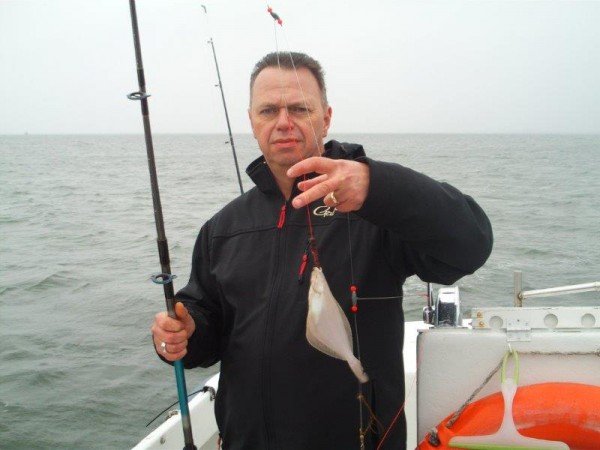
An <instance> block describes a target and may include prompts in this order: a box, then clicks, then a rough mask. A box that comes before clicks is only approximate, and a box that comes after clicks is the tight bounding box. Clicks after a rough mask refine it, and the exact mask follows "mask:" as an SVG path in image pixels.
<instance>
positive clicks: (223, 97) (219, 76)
mask: <svg viewBox="0 0 600 450" xmlns="http://www.w3.org/2000/svg"><path fill="white" fill-rule="evenodd" d="M200 6H202V9H204V13H205V14H206V15H207V16H208V11H206V6H204V5H200ZM208 43H209V44H210V47H211V48H212V53H213V57H214V59H215V67H216V69H217V78H218V80H219V84H217V85H216V86H218V87H219V89H220V90H221V100H222V101H223V109H224V110H225V120H226V121H227V130H228V131H229V143H230V144H231V150H232V151H233V161H234V163H235V171H236V173H237V179H238V183H239V185H240V194H243V193H244V187H243V186H242V177H241V175H240V167H239V165H238V160H237V154H236V152H235V145H234V143H233V135H232V134H231V124H230V123H229V114H228V113H227V103H226V102H225V92H224V91H223V83H222V82H221V72H220V71H219V63H218V62H217V52H216V51H215V43H214V41H213V38H212V37H209V39H208Z"/></svg>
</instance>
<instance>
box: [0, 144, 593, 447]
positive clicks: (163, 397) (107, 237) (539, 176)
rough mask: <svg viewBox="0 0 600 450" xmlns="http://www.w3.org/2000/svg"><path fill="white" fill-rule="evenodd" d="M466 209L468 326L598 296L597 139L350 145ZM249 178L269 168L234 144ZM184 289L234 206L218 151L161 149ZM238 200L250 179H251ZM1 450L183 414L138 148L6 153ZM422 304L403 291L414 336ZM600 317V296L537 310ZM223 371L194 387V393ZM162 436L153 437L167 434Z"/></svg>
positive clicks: (226, 156) (126, 429)
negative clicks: (470, 205)
mask: <svg viewBox="0 0 600 450" xmlns="http://www.w3.org/2000/svg"><path fill="white" fill-rule="evenodd" d="M335 138H336V139H338V140H342V141H348V142H358V143H362V144H363V145H364V146H365V149H366V151H367V153H368V155H369V156H371V157H372V158H375V159H381V160H386V161H392V162H397V163H400V164H403V165H405V166H408V167H411V168H413V169H415V170H418V171H421V172H424V173H426V174H428V175H430V176H431V177H433V178H436V179H438V180H443V181H447V182H449V183H451V184H453V185H454V186H456V187H458V188H459V189H461V190H462V191H463V192H464V193H467V194H469V195H471V196H473V197H474V198H475V199H476V200H477V201H478V202H479V204H480V205H481V206H482V207H483V208H484V209H485V210H486V212H487V214H488V215H489V217H490V219H491V222H492V225H493V228H494V235H495V244H494V251H493V253H492V256H491V257H490V259H489V261H488V262H487V264H486V265H485V266H484V267H483V268H482V269H480V270H479V271H478V272H476V273H475V274H474V275H472V276H469V277H466V278H464V279H463V280H460V281H459V282H458V285H459V286H460V288H461V294H462V300H463V304H464V307H465V309H469V308H472V307H474V306H491V305H498V306H510V305H511V304H512V290H513V287H512V277H513V270H517V269H518V270H523V271H524V279H525V288H528V289H529V288H543V287H551V286H558V285H565V284H578V283H585V282H591V281H598V280H600V176H599V174H600V136H598V135H381V134H380V135H372V134H371V135H339V136H335ZM236 142H237V147H238V151H239V159H240V163H241V165H242V166H243V167H245V166H246V165H247V164H248V163H249V162H250V161H251V160H253V159H254V158H255V157H256V156H258V155H259V150H258V149H257V146H256V143H255V141H254V140H253V138H252V136H248V135H240V136H237V137H236ZM155 149H156V160H157V168H158V174H159V182H160V188H161V196H162V205H163V210H164V216H165V226H166V232H167V237H168V239H169V248H170V252H171V260H172V269H173V272H174V273H176V274H178V275H179V278H178V279H177V280H175V286H176V287H178V286H182V285H183V283H185V281H186V280H187V277H188V271H189V265H190V258H191V251H192V246H193V244H194V240H195V238H196V235H197V233H198V230H199V229H200V227H201V225H202V224H203V223H204V221H205V220H207V219H208V218H209V217H210V216H211V215H212V214H213V213H215V212H216V211H217V210H218V209H219V208H220V207H221V206H222V205H224V204H225V203H227V202H228V201H230V200H231V199H233V198H234V197H235V196H236V195H238V185H237V180H236V175H235V170H234V166H233V158H232V155H231V150H230V148H229V146H228V145H227V144H226V142H225V138H224V137H222V136H217V135H158V136H155ZM243 181H244V185H245V187H246V188H247V189H248V188H250V186H251V182H250V180H249V179H248V178H247V177H246V176H245V175H243ZM0 199H1V201H0V237H1V239H0V344H1V345H0V448H3V449H36V448H40V449H93V448H94V449H95V448H97V449H106V448H111V449H112V448H115V449H117V448H118V449H121V448H130V447H131V446H133V445H135V444H136V443H137V442H138V441H139V440H140V439H141V438H142V437H143V436H144V435H146V434H147V433H148V432H149V431H150V429H151V428H145V424H146V422H148V421H149V420H150V419H152V417H154V415H155V414H157V413H158V412H160V410H162V409H163V408H165V407H166V406H168V405H169V404H170V403H171V402H173V401H175V399H176V390H175V384H174V377H173V372H172V368H171V367H169V366H167V365H165V364H163V363H162V362H160V361H159V360H158V359H157V358H156V356H155V354H154V351H153V348H152V345H151V339H150V324H151V322H152V320H153V316H154V314H156V313H157V312H158V311H161V310H162V309H163V308H164V298H163V297H162V290H161V289H160V288H159V287H157V286H156V285H154V284H153V283H152V282H150V281H149V275H150V274H152V273H156V272H158V271H159V269H160V266H159V264H158V256H157V252H156V243H155V239H156V231H155V225H154V217H153V210H152V200H151V195H150V188H149V177H148V169H147V161H146V153H145V147H144V140H143V136H141V135H139V136H106V135H104V136H84V135H79V136H0ZM424 292H425V288H424V285H423V283H421V282H420V281H419V280H418V279H416V278H411V279H409V280H408V282H407V284H406V285H405V295H406V298H405V300H404V307H405V311H406V316H407V320H417V319H420V316H421V309H422V307H423V306H424V299H423V294H424ZM542 302H543V303H544V304H551V305H599V304H600V295H599V294H598V293H597V292H596V293H587V294H580V295H576V296H563V297H560V298H556V299H542V300H531V301H530V303H531V304H532V305H534V304H538V303H542ZM217 370H218V367H214V368H211V369H208V370H193V371H188V372H187V378H188V389H189V390H190V391H191V390H192V389H193V388H194V387H195V386H199V385H201V384H202V381H203V380H204V379H205V378H206V377H207V376H208V375H210V374H212V373H214V372H215V371H217ZM159 423H160V421H159Z"/></svg>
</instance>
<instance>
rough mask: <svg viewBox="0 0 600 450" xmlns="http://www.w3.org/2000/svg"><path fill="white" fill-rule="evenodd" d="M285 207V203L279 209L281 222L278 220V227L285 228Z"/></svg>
mask: <svg viewBox="0 0 600 450" xmlns="http://www.w3.org/2000/svg"><path fill="white" fill-rule="evenodd" d="M285 208H286V204H285V203H284V204H283V205H282V206H281V210H280V211H279V222H277V228H279V229H281V228H283V224H284V223H285Z"/></svg>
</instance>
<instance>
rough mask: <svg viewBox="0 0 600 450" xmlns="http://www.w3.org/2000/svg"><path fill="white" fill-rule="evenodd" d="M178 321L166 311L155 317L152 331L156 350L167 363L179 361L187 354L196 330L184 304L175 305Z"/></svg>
mask: <svg viewBox="0 0 600 450" xmlns="http://www.w3.org/2000/svg"><path fill="white" fill-rule="evenodd" d="M175 313H176V314H177V319H173V318H171V317H169V315H168V314H167V312H166V311H163V312H160V313H158V314H157V315H156V316H155V317H154V323H153V324H152V327H151V328H150V330H151V331H152V338H153V340H154V348H155V349H156V351H157V352H158V353H159V354H160V355H162V357H163V358H165V359H166V360H167V361H177V360H178V359H181V358H183V357H184V356H185V355H186V353H187V344H188V339H189V338H190V336H191V335H192V334H193V333H194V330H195V329H196V323H195V322H194V319H193V318H192V316H190V313H189V312H188V310H187V309H186V307H185V306H183V303H181V302H177V303H176V304H175Z"/></svg>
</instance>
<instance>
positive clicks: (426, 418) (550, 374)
mask: <svg viewBox="0 0 600 450" xmlns="http://www.w3.org/2000/svg"><path fill="white" fill-rule="evenodd" d="M522 280H523V278H522V273H521V272H515V274H514V292H515V294H514V306H512V307H486V308H473V309H472V310H471V313H470V319H463V318H462V317H461V305H460V290H459V287H457V286H453V287H441V288H439V290H438V291H437V295H434V290H433V289H432V288H431V287H428V293H429V295H428V304H427V306H426V307H425V308H424V310H423V321H411V322H406V323H405V335H404V366H405V372H406V376H405V392H406V404H405V412H406V419H407V432H408V434H407V436H408V437H407V448H419V449H428V448H438V449H443V448H449V447H448V446H447V445H448V442H442V441H443V440H444V439H445V437H444V436H445V435H444V433H445V432H446V428H447V425H448V420H449V419H451V418H452V417H453V416H454V415H455V412H457V411H458V412H460V414H459V415H458V416H461V415H463V414H464V416H463V419H462V420H463V421H465V422H467V421H469V420H471V419H469V417H473V416H474V417H479V419H481V418H482V417H483V415H485V414H489V421H488V422H486V424H485V425H481V423H477V424H475V423H473V424H471V425H472V428H473V427H474V428H475V430H470V431H468V433H470V434H469V435H470V436H473V435H481V434H484V435H485V434H488V435H489V434H490V433H492V436H493V432H494V431H495V429H497V428H498V427H499V426H500V425H501V423H502V420H503V416H502V399H501V398H500V393H499V391H500V381H501V373H502V376H505V370H501V369H506V365H507V359H508V360H509V364H510V359H509V358H507V355H514V356H513V358H516V357H517V356H516V355H519V357H518V361H519V363H518V365H519V374H520V376H519V383H518V384H519V386H518V387H517V386H515V389H516V392H517V396H516V399H515V408H514V409H513V410H512V411H508V413H506V414H505V415H507V416H510V418H512V417H513V416H514V417H515V418H516V419H518V420H516V423H517V425H516V428H517V429H518V431H517V433H518V434H520V433H521V431H522V432H523V433H525V434H527V433H528V431H526V430H524V429H525V428H527V427H529V428H531V427H532V425H531V423H532V421H533V422H535V421H536V420H537V421H540V422H544V420H546V421H547V418H552V420H555V422H548V423H550V425H548V426H546V427H543V426H541V429H542V431H541V432H537V434H536V436H541V438H543V439H546V440H551V441H554V442H557V441H556V439H553V437H555V436H556V435H557V434H558V435H559V437H560V435H561V433H562V435H565V434H566V435H567V436H568V437H569V439H570V442H571V446H570V448H571V449H586V450H591V449H597V448H599V447H598V442H600V403H598V404H596V399H600V306H589V307H556V306H539V305H536V306H523V301H524V300H525V299H531V298H536V297H547V296H557V295H566V294H572V293H579V292H587V291H600V282H592V283H586V284H580V285H569V286H559V287H553V288H548V289H537V290H529V291H525V290H523V288H522V285H523V281H522ZM434 297H435V298H434ZM507 352H508V353H507ZM503 364H504V368H503ZM514 364H516V363H514ZM218 380H219V375H218V374H216V375H214V376H212V377H211V378H209V379H208V380H207V381H206V382H205V383H204V386H203V387H202V392H201V393H199V394H198V395H196V396H195V397H193V398H192V399H191V401H190V403H189V408H190V414H191V418H192V429H193V433H194V441H195V443H196V446H197V447H198V449H202V450H207V449H215V448H217V447H216V446H217V439H218V430H217V425H216V422H215V419H214V412H213V405H214V399H215V396H216V395H218ZM511 380H512V378H511ZM550 393H553V394H552V395H553V397H552V396H551V395H550ZM522 394H523V395H522ZM527 396H529V397H527ZM521 397H523V398H529V399H530V400H528V401H526V402H522V401H521V400H520V398H521ZM534 400H535V401H534ZM539 400H544V401H543V402H540V401H539ZM569 401H570V402H571V403H569ZM486 402H487V403H489V404H493V408H492V410H493V411H495V412H490V413H488V412H485V413H482V412H481V411H482V410H477V411H478V413H477V414H471V415H470V416H469V414H468V411H469V408H471V410H474V408H482V407H483V406H482V405H483V404H484V403H485V404H486V405H487V403H486ZM504 403H505V404H506V402H504ZM533 403H536V404H535V405H534V404H533ZM540 404H541V405H543V406H542V407H541V411H540ZM565 405H567V406H565ZM494 408H495V409H494ZM505 409H506V408H505ZM534 410H535V411H538V413H537V415H534V414H533V412H534ZM581 411H583V413H581ZM578 414H579V415H578ZM582 414H585V418H584V419H581V416H582ZM522 416H524V417H526V418H527V419H528V420H527V423H526V424H524V422H525V421H523V420H520V419H519V418H520V417H522ZM571 419H572V420H571ZM548 420H550V419H548ZM569 420H571V422H573V421H574V422H577V424H578V425H577V424H576V425H577V426H575V427H570V428H569V426H566V425H565V423H566V422H569ZM480 422H481V420H480ZM562 422H565V423H562ZM458 423H459V422H458V421H456V424H457V425H456V429H455V431H456V430H457V429H462V430H467V429H468V426H466V425H465V424H464V423H461V424H460V427H459V425H458ZM534 425H535V423H534ZM567 425H568V423H567ZM534 428H535V426H534ZM538 428H539V427H538ZM433 430H435V431H433ZM440 430H441V432H440ZM540 433H541V434H540ZM454 434H456V433H454ZM529 434H531V432H529ZM534 434H535V433H534ZM577 436H578V437H579V438H577ZM530 439H533V438H530ZM573 442H575V444H573ZM492 444H493V442H492ZM183 445H184V441H183V435H182V431H181V419H180V414H179V413H178V411H177V410H173V411H171V412H169V413H168V414H167V418H166V420H165V421H164V422H163V423H162V424H161V425H159V426H158V427H157V428H156V429H155V430H153V431H152V432H150V433H149V434H148V435H147V436H146V437H144V438H143V439H142V440H141V441H140V442H139V443H138V444H137V445H136V446H135V447H134V450H158V449H181V448H183ZM357 446H358V440H357ZM458 448H461V447H458ZM463 448H467V447H463ZM470 448H491V447H470ZM496 448H504V449H507V448H516V446H510V445H509V446H504V447H496ZM524 448H525V447H524ZM540 448H569V447H568V446H567V447H560V446H558V444H557V446H556V447H540Z"/></svg>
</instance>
